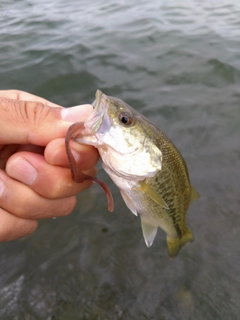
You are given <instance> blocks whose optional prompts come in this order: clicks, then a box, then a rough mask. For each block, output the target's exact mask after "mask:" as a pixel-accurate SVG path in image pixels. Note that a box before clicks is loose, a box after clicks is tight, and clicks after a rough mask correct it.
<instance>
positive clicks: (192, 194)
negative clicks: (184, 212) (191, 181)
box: [190, 186, 200, 203]
mask: <svg viewBox="0 0 240 320" xmlns="http://www.w3.org/2000/svg"><path fill="white" fill-rule="evenodd" d="M199 197H200V194H199V193H198V192H197V191H196V190H195V189H194V188H193V186H191V199H190V203H192V202H193V201H194V200H196V199H198V198H199Z"/></svg>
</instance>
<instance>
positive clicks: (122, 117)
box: [118, 112, 133, 126]
mask: <svg viewBox="0 0 240 320" xmlns="http://www.w3.org/2000/svg"><path fill="white" fill-rule="evenodd" d="M118 119H119V121H120V122H122V123H123V124H124V125H126V126H130V125H131V124H132V123H133V117H132V115H131V114H130V113H128V112H122V113H120V114H119V116H118Z"/></svg>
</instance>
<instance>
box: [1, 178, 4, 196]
mask: <svg viewBox="0 0 240 320" xmlns="http://www.w3.org/2000/svg"><path fill="white" fill-rule="evenodd" d="M4 189H5V183H4V181H3V180H2V179H0V197H1V196H2V194H3V191H4Z"/></svg>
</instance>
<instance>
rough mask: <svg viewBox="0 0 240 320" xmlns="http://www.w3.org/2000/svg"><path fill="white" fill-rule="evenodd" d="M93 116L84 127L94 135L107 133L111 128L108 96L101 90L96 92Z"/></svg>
mask: <svg viewBox="0 0 240 320" xmlns="http://www.w3.org/2000/svg"><path fill="white" fill-rule="evenodd" d="M92 106H93V108H94V110H93V112H92V114H91V115H90V117H89V118H88V119H87V121H86V122H85V124H84V127H85V128H86V129H88V130H89V131H91V132H92V134H94V133H100V134H101V133H105V132H106V131H108V130H109V128H110V125H111V124H110V119H109V116H108V114H107V96H106V95H105V94H104V93H102V92H101V91H100V90H97V91H96V99H95V100H94V101H93V103H92Z"/></svg>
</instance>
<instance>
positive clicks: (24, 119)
mask: <svg viewBox="0 0 240 320" xmlns="http://www.w3.org/2000/svg"><path fill="white" fill-rule="evenodd" d="M91 111H92V106H91V105H84V106H78V107H76V108H69V110H67V109H64V108H52V107H50V106H47V105H44V104H43V103H41V102H36V101H18V100H10V99H3V98H0V113H1V118H0V128H1V136H0V144H13V143H14V144H35V145H40V146H45V145H46V144H47V143H48V142H50V141H51V140H53V139H56V138H60V137H64V136H65V135H66V132H67V130H68V128H69V126H70V123H69V122H70V121H72V120H71V119H72V114H74V115H75V114H77V118H75V119H78V120H80V121H85V120H86V118H87V117H88V116H87V115H89V114H90V113H91Z"/></svg>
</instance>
